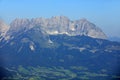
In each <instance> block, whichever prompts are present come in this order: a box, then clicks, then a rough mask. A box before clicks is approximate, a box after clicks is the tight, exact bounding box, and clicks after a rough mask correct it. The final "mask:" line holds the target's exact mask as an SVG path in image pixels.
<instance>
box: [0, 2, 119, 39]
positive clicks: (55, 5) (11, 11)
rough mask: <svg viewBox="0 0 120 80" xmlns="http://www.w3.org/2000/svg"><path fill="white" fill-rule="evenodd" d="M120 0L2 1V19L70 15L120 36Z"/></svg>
mask: <svg viewBox="0 0 120 80" xmlns="http://www.w3.org/2000/svg"><path fill="white" fill-rule="evenodd" d="M119 4H120V0H92V1H90V0H59V1H58V0H51V1H50V0H0V19H2V20H4V21H5V22H7V23H10V22H11V21H12V20H14V19H15V18H29V19H30V18H36V17H45V18H50V17H52V16H61V15H63V16H67V17H68V18H69V19H71V20H78V19H81V18H86V19H87V20H89V21H90V22H92V23H94V24H96V25H97V26H98V27H100V28H101V29H102V30H103V32H105V33H106V34H107V36H115V37H120V35H119V34H120V22H119V21H120V9H119V8H120V5H119Z"/></svg>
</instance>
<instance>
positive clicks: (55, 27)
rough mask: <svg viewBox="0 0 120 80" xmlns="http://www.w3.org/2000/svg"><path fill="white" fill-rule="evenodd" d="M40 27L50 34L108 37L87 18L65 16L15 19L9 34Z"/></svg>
mask: <svg viewBox="0 0 120 80" xmlns="http://www.w3.org/2000/svg"><path fill="white" fill-rule="evenodd" d="M36 26H37V27H40V28H42V30H43V31H45V32H46V33H47V34H48V35H57V34H66V35H68V36H77V35H84V36H89V37H92V38H99V39H107V37H106V35H105V33H103V31H102V30H101V29H100V28H99V27H97V26H96V25H95V24H93V23H91V22H89V21H88V20H87V19H80V20H74V21H72V20H70V19H69V18H67V17H65V16H55V17H51V18H42V17H40V18H33V19H18V18H17V19H15V20H14V21H12V22H11V24H10V29H9V30H8V32H7V35H8V34H9V35H13V33H14V34H16V33H20V32H26V31H28V30H30V29H31V28H34V27H36Z"/></svg>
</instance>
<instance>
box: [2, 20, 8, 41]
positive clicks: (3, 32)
mask: <svg viewBox="0 0 120 80" xmlns="http://www.w3.org/2000/svg"><path fill="white" fill-rule="evenodd" d="M8 29H9V27H8V25H7V24H5V23H4V22H3V21H2V20H0V41H1V39H2V38H3V37H5V35H6V32H7V31H8Z"/></svg>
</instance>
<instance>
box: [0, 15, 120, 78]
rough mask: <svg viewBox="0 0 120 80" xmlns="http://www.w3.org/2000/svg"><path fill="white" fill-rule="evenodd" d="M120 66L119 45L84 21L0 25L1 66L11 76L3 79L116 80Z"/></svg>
mask: <svg viewBox="0 0 120 80" xmlns="http://www.w3.org/2000/svg"><path fill="white" fill-rule="evenodd" d="M8 26H9V27H8ZM119 63H120V43H119V42H112V41H109V40H107V36H106V35H105V33H104V32H103V31H102V30H101V29H100V28H99V27H97V26H96V25H95V24H93V23H91V22H89V21H88V20H86V19H81V20H75V21H72V20H70V19H68V18H67V17H65V16H56V17H52V18H34V19H31V20H30V19H15V20H13V21H12V22H11V24H10V25H6V24H5V23H4V22H3V21H0V66H1V67H2V68H5V71H7V73H12V74H13V73H14V74H13V75H10V76H9V75H7V76H4V78H9V77H11V76H12V77H11V78H12V79H15V78H18V79H19V80H20V79H26V78H27V80H30V79H31V78H35V80H40V78H42V80H62V79H63V80H96V79H97V80H108V79H109V80H117V79H120V72H119V67H120V65H119ZM1 67H0V68H1ZM3 70H4V69H3ZM42 70H44V71H42ZM32 73H33V74H32ZM68 73H69V74H68ZM70 74H71V75H70ZM36 78H38V79H36Z"/></svg>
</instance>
